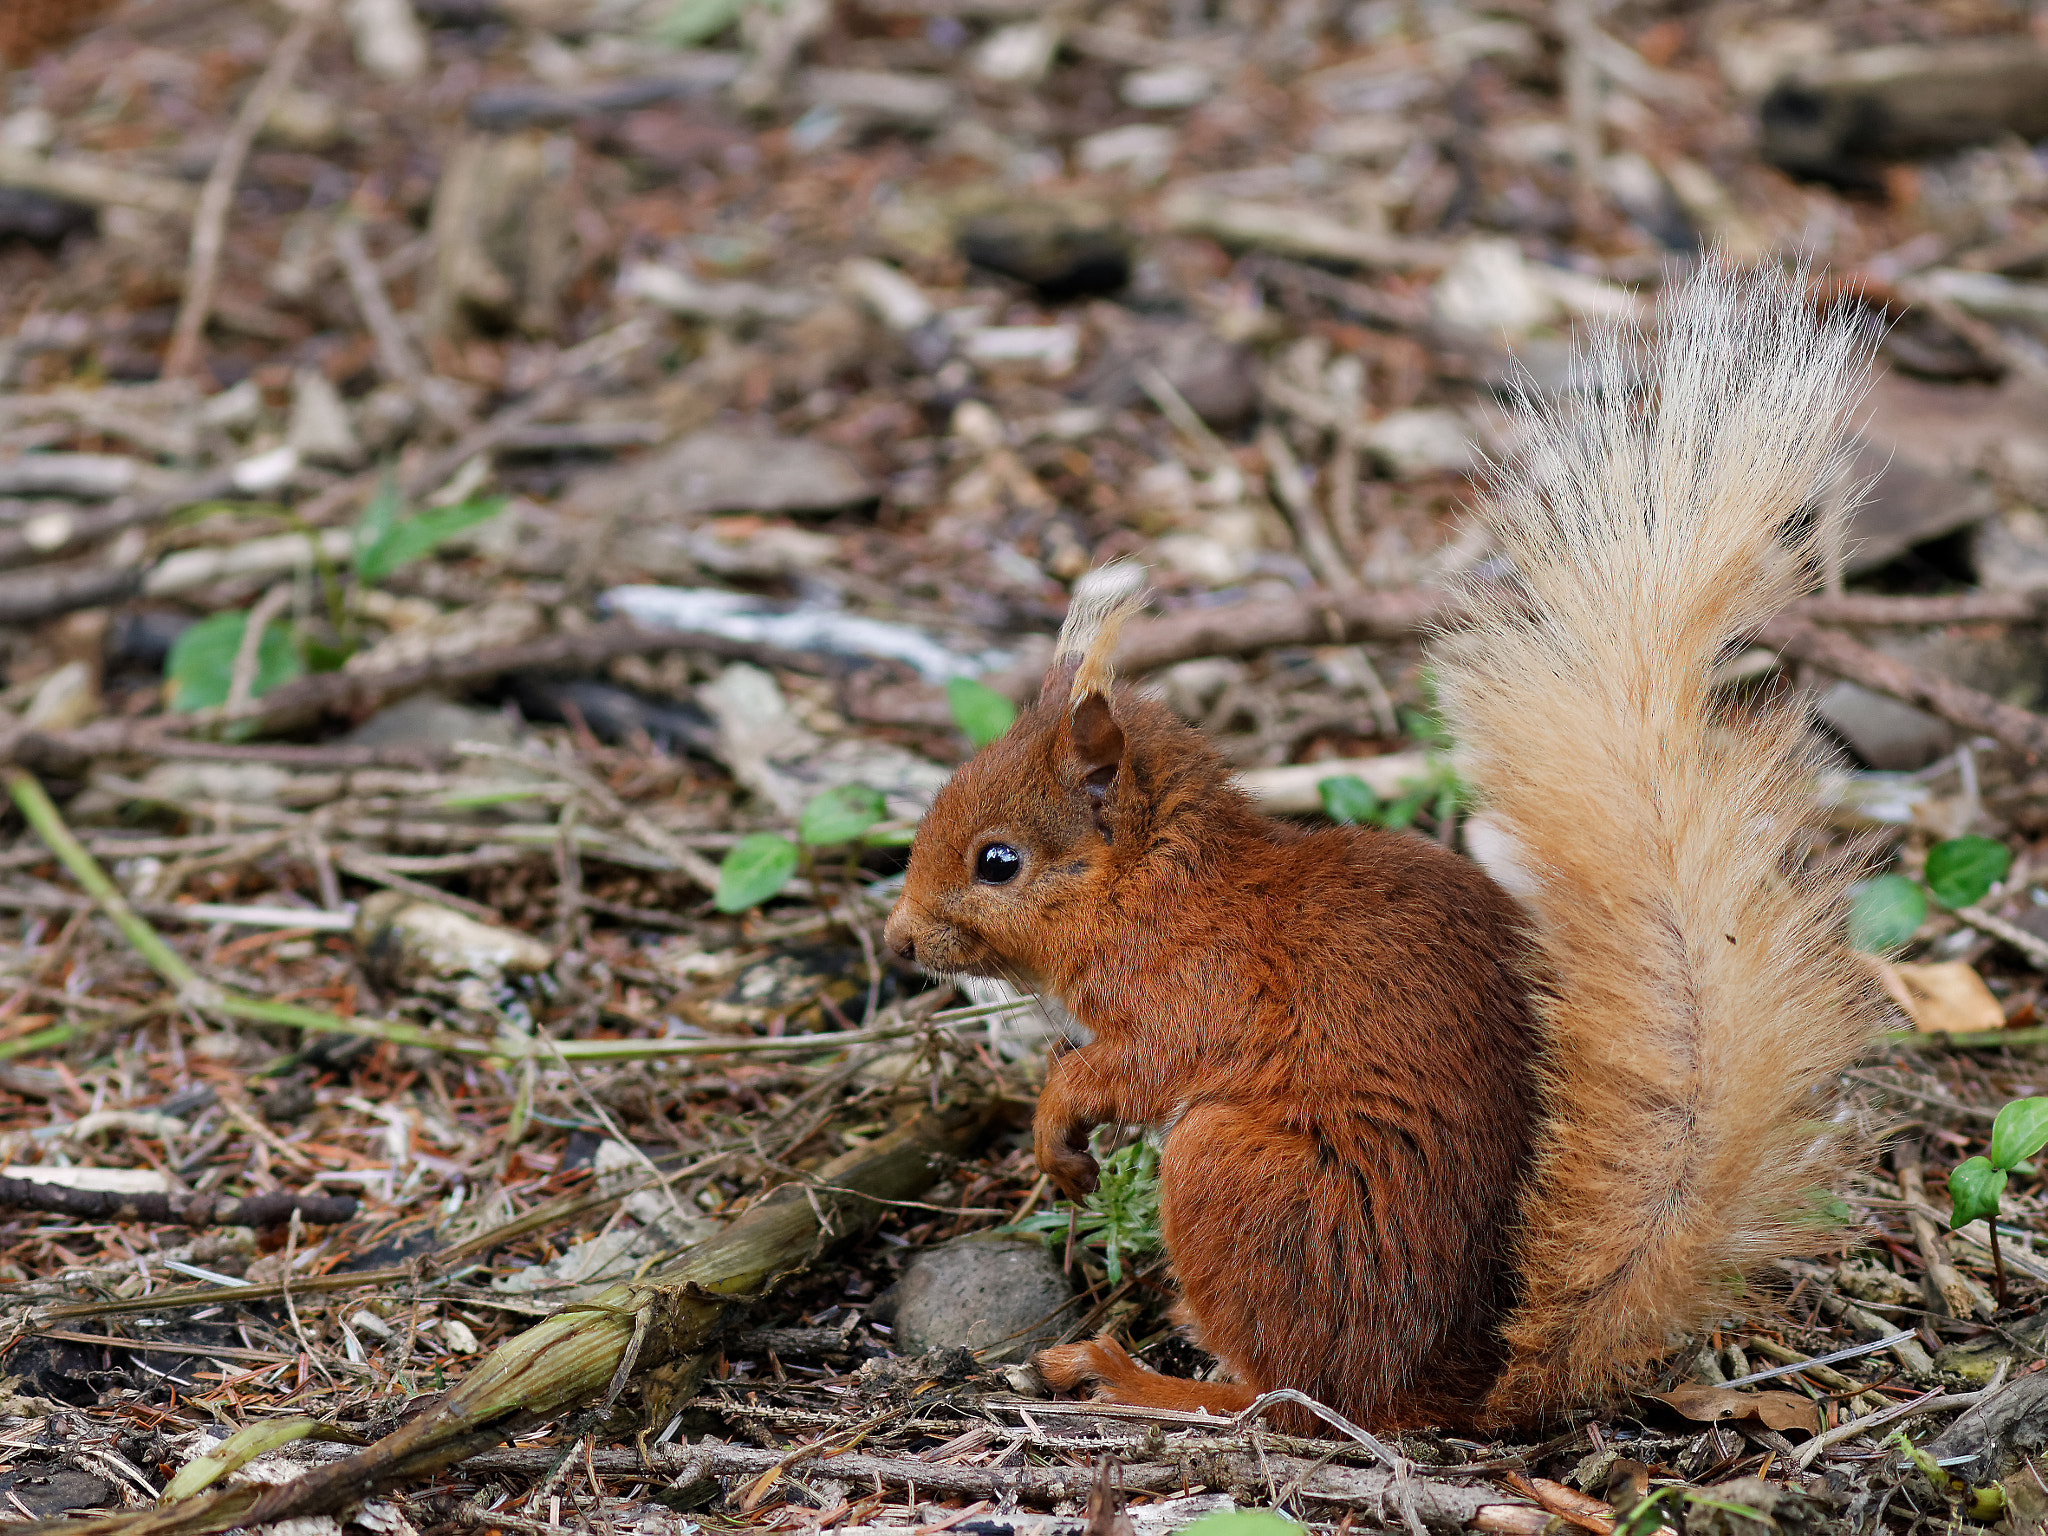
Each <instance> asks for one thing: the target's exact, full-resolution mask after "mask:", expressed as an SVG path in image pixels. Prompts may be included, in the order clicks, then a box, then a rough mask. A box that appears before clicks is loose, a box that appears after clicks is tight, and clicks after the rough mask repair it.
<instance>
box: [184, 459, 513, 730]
mask: <svg viewBox="0 0 2048 1536" xmlns="http://www.w3.org/2000/svg"><path fill="white" fill-rule="evenodd" d="M504 505H505V503H504V499H503V498H502V497H495V496H487V497H472V498H471V499H469V500H467V501H464V502H461V503H458V504H457V505H455V506H451V507H430V508H428V509H427V510H425V511H423V512H415V513H407V512H406V511H405V509H404V504H403V502H402V500H401V498H400V497H399V494H398V487H397V486H396V484H395V483H394V482H393V481H392V480H391V479H390V478H389V477H386V479H385V481H384V483H383V485H381V486H380V487H379V488H378V490H377V494H376V495H374V496H372V497H371V498H370V501H369V504H368V505H367V506H365V507H364V508H363V513H362V516H361V517H360V518H358V519H357V520H356V526H355V539H354V552H353V554H352V556H351V564H352V565H353V567H354V571H355V579H356V581H357V582H358V583H360V584H363V585H371V586H374V585H375V584H376V583H378V582H380V581H382V580H384V579H385V578H386V577H388V576H390V575H392V574H393V573H394V572H396V571H399V570H402V569H403V568H404V567H406V566H408V565H410V564H412V563H413V561H415V560H418V559H421V558H422V557H424V556H426V555H429V554H431V553H433V551H434V550H436V549H438V548H439V547H440V546H441V545H443V544H445V543H446V542H447V541H448V540H450V539H452V538H454V537H455V536H456V535H457V534H459V533H463V532H465V531H467V530H468V529H471V528H474V527H475V526H477V524H479V523H482V522H484V521H486V520H487V519H489V518H492V517H495V516H496V515H497V514H498V512H499V511H500V510H501V509H502V508H503V507H504ZM307 535H308V538H309V540H310V542H311V544H312V547H313V563H314V567H315V570H316V572H317V573H318V576H319V579H320V585H321V587H322V588H323V590H325V592H326V594H327V597H326V602H327V607H328V610H329V615H328V616H329V618H330V620H331V622H332V623H333V626H334V630H335V635H336V636H339V643H336V640H335V638H334V636H330V637H328V638H327V639H325V640H323V639H322V638H320V637H319V636H318V635H314V634H309V633H307V632H306V631H305V630H304V629H303V628H302V627H300V626H298V625H294V624H289V623H285V622H283V621H281V620H273V621H272V622H271V623H269V624H266V625H265V626H264V628H263V638H262V639H261V640H260V641H258V642H257V657H256V673H255V676H254V677H253V678H252V679H251V681H250V685H249V697H250V698H251V699H259V698H261V697H262V696H263V695H264V694H266V693H268V692H270V690H271V689H273V688H277V687H280V686H281V685H283V684H285V683H288V682H291V681H292V680H293V679H294V678H298V677H302V676H304V675H305V673H306V672H307V670H308V668H309V664H310V666H311V667H313V668H316V669H319V670H325V671H332V670H334V669H335V668H337V667H339V666H341V665H342V664H343V663H344V662H346V661H347V660H348V658H349V657H350V656H351V655H352V654H353V653H354V652H355V650H356V647H357V641H356V639H355V638H354V636H353V634H352V633H351V632H350V628H349V625H348V621H347V612H348V604H347V602H346V600H345V598H344V596H343V593H342V591H341V586H340V582H339V579H338V578H337V577H336V575H335V573H334V570H333V568H332V566H331V565H330V563H329V562H328V560H327V558H326V556H325V555H324V554H322V553H321V545H320V540H319V537H318V535H317V534H316V533H314V532H313V530H311V529H308V530H307ZM248 623H249V615H248V613H247V612H245V611H244V610H241V609H232V610H229V611H228V612H225V613H216V614H212V615H210V616H208V617H207V618H204V619H202V620H200V621H199V622H198V623H197V624H195V625H193V626H192V627H191V628H190V629H188V630H186V631H185V633H184V634H182V635H180V636H179V637H178V639H177V641H176V643H175V644H173V645H172V647H171V652H170V655H169V656H168V657H166V658H165V660H164V691H165V695H166V698H167V699H168V701H169V703H170V706H171V708H172V709H175V710H180V711H184V712H187V713H189V712H191V711H193V710H200V709H212V708H214V707H216V706H218V705H221V704H225V703H226V702H227V698H228V692H229V689H230V687H231V686H232V680H233V677H234V670H235V655H236V653H237V652H238V651H239V650H240V648H241V644H242V635H243V634H244V632H245V631H246V630H247V628H248Z"/></svg>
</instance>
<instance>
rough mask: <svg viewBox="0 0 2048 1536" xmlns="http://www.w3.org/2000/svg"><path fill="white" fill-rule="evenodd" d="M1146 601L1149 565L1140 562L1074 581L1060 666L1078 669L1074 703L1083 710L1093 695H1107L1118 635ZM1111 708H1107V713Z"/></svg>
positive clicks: (1062, 632)
mask: <svg viewBox="0 0 2048 1536" xmlns="http://www.w3.org/2000/svg"><path fill="white" fill-rule="evenodd" d="M1144 601H1145V567H1144V566H1142V565H1140V564H1139V563H1138V562H1137V561H1135V560H1112V561H1111V562H1110V563H1109V564H1108V565H1105V566H1102V567H1101V568H1099V569H1097V570H1093V571H1090V572H1089V573H1088V574H1087V575H1085V576H1083V577H1082V578H1081V579H1080V580H1079V581H1077V582H1075V583H1074V600H1073V603H1072V605H1071V606H1070V607H1069V608H1068V609H1067V622H1066V623H1065V624H1063V625H1061V626H1060V643H1059V649H1058V652H1057V654H1056V657H1055V660H1054V663H1053V664H1054V666H1055V667H1060V666H1071V667H1073V668H1074V681H1073V684H1072V686H1071V690H1070V691H1069V693H1068V694H1067V699H1068V702H1069V703H1071V704H1073V705H1075V706H1076V707H1078V706H1079V705H1080V703H1081V701H1082V699H1083V698H1085V697H1086V696H1087V695H1089V694H1091V693H1098V694H1103V695H1105V696H1106V695H1107V694H1108V693H1109V685H1110V683H1111V682H1112V681H1113V680H1114V678H1115V673H1114V671H1113V670H1112V669H1111V666H1110V659H1111V657H1112V656H1113V655H1114V654H1115V652H1116V637H1117V635H1118V633H1119V632H1120V631H1121V630H1122V629H1123V627H1124V620H1125V619H1127V618H1129V617H1130V616H1131V615H1132V614H1133V613H1136V612H1137V611H1138V608H1139V607H1140V606H1141V605H1142V604H1143V603H1144ZM1106 712H1107V706H1105V713H1106Z"/></svg>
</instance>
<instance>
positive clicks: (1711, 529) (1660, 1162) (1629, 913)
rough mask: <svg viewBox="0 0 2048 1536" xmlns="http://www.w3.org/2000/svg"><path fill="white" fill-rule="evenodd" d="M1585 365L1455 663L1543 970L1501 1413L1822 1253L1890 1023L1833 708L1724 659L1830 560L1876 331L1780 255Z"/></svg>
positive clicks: (1447, 699) (1554, 422) (1544, 1398)
mask: <svg viewBox="0 0 2048 1536" xmlns="http://www.w3.org/2000/svg"><path fill="white" fill-rule="evenodd" d="M1586 363H1587V366H1586V368H1585V369H1584V372H1583V375H1582V382H1581V383H1580V384H1579V385H1578V386H1577V387H1575V388H1574V389H1573V390H1572V391H1571V392H1570V393H1569V396H1568V398H1567V399H1565V400H1564V401H1563V402H1561V403H1560V404H1557V405H1554V406H1538V405H1535V404H1533V403H1531V404H1526V405H1525V409H1524V413H1523V414H1524V423H1523V424H1524V427H1525V429H1526V441H1525V442H1524V444H1523V445H1522V447H1521V448H1520V450H1519V451H1518V453H1517V454H1516V456H1515V458H1514V459H1513V460H1512V462H1511V463H1510V464H1509V465H1508V466H1507V467H1506V468H1505V469H1504V470H1503V471H1502V472H1501V473H1500V474H1499V475H1498V476H1497V479H1496V483H1495V485H1494V486H1493V487H1492V490H1493V495H1492V497H1491V519H1492V523H1493V527H1494V530H1495V532H1496V535H1497V537H1498V539H1499V543H1500V546H1501V549H1502V552H1503V553H1504V554H1505V555H1506V557H1507V558H1508V560H1509V561H1510V562H1512V564H1513V567H1514V576H1513V578H1512V579H1511V580H1510V581H1508V582H1506V583H1504V584H1503V585H1502V586H1501V587H1498V588H1496V589H1495V590H1494V592H1493V593H1492V595H1491V596H1482V598H1481V601H1482V603H1483V604H1484V605H1485V606H1486V607H1487V609H1488V610H1489V611H1488V612H1486V613H1485V614H1482V616H1481V619H1480V622H1479V623H1477V624H1476V625H1474V626H1473V628H1472V629H1471V630H1470V631H1468V632H1467V634H1468V635H1469V636H1470V640H1469V643H1468V642H1467V639H1466V638H1465V637H1464V636H1453V637H1451V638H1450V639H1449V640H1448V641H1447V642H1446V643H1445V644H1444V646H1443V647H1442V651H1441V654H1440V657H1439V663H1440V675H1441V684H1442V696H1443V700H1444V704H1445V707H1446V710H1447V712H1448V714H1449V717H1450V723H1451V727H1452V731H1453V734H1454V735H1455V737H1456V738H1457V740H1458V741H1459V742H1460V743H1461V745H1462V746H1463V748H1464V750H1465V752H1466V754H1467V760H1466V762H1465V765H1464V766H1465V770H1466V773H1467V776H1468V778H1469V780H1470V782H1471V783H1472V785H1473V786H1474V788H1475V790H1476V791H1477V794H1478V797H1479V800H1480V802H1481V808H1482V810H1483V812H1484V815H1485V818H1486V822H1487V824H1488V825H1489V826H1490V827H1491V829H1492V830H1493V831H1495V832H1496V833H1499V834H1504V845H1503V851H1504V852H1505V853H1506V855H1507V858H1508V861H1509V864H1510V866H1511V868H1510V869H1509V870H1508V872H1507V883H1508V884H1509V885H1510V887H1511V888H1513V889H1514V890H1515V892H1516V894H1517V895H1519V896H1521V897H1522V898H1523V899H1524V901H1525V902H1526V904H1527V905H1528V907H1529V909H1530V911H1531V912H1532V913H1533V914H1534V924H1535V929H1536V933H1537V937H1538V941H1539V944H1540V950H1541V955H1542V960H1543V963H1544V964H1545V965H1546V966H1547V968H1548V977H1547V979H1546V986H1547V988H1548V996H1547V998H1546V1000H1545V1003H1544V1014H1545V1023H1546V1026H1547V1035H1548V1059H1547V1062H1546V1064H1545V1072H1544V1077H1545V1082H1544V1093H1545V1097H1546V1108H1547V1112H1548V1113H1547V1121H1548V1129H1547V1132H1546V1134H1545V1136H1544V1138H1543V1140H1542V1142H1541V1143H1540V1145H1539V1148H1538V1151H1537V1156H1536V1161H1535V1164H1534V1168H1533V1171H1532V1175H1531V1179H1530V1186H1529V1194H1528V1196H1527V1201H1526V1206H1525V1209H1524V1222H1523V1229H1522V1231H1521V1234H1520V1236H1519V1240H1518V1241H1519V1252H1518V1254H1517V1256H1516V1268H1517V1270H1518V1272H1519V1273H1520V1275H1521V1276H1522V1277H1523V1285H1524V1289H1523V1295H1522V1300H1521V1303H1520V1305H1519V1307H1518V1309H1517V1311H1516V1312H1515V1314H1514V1315H1513V1317H1512V1319H1511V1321H1510V1323H1509V1325H1508V1327H1507V1329H1506V1333H1507V1339H1508V1345H1509V1351H1510V1356H1509V1362H1508V1365H1507V1368H1506V1370H1505V1372H1504V1374H1503V1375H1502V1377H1501V1378H1500V1381H1499V1383H1498V1384H1497V1385H1496V1387H1495V1388H1494V1390H1493V1393H1492V1395H1491V1396H1490V1397H1489V1399H1488V1402H1487V1405H1486V1410H1487V1414H1488V1416H1489V1417H1490V1418H1492V1419H1494V1420H1496V1421H1526V1420H1527V1419H1529V1418H1531V1417H1533V1416H1537V1415H1541V1414H1543V1413H1545V1412H1547V1411H1549V1410H1551V1409H1553V1408H1556V1407H1558V1406H1561V1405H1563V1404H1565V1403H1567V1402H1569V1401H1572V1400H1576V1399H1583V1398H1586V1397H1589V1396H1598V1395H1601V1394H1603V1393H1605V1392H1607V1391H1611V1390H1612V1389H1614V1388H1616V1387H1619V1386H1621V1385H1623V1384H1626V1383H1627V1382H1628V1381H1629V1380H1630V1379H1631V1378H1632V1377H1633V1376H1635V1375H1636V1374H1637V1373H1639V1372H1640V1371H1641V1369H1642V1368H1643V1367H1644V1366H1645V1365H1647V1364H1648V1363H1649V1362H1650V1361H1652V1360H1654V1359H1655V1358H1656V1357H1658V1356H1659V1355H1662V1354H1664V1353H1665V1352H1667V1351H1668V1350H1669V1349H1670V1348H1671V1346H1672V1345H1673V1344H1674V1343H1675V1342H1677V1340H1678V1338H1679V1336H1681V1335H1682V1334H1684V1333H1685V1332H1687V1331H1688V1330H1690V1329H1692V1328H1695V1327H1697V1326H1698V1325H1700V1324H1701V1323H1702V1322H1704V1321H1705V1320H1706V1319H1707V1318H1708V1317H1709V1316H1710V1315H1711V1314H1712V1313H1714V1312H1715V1311H1716V1310H1717V1309H1719V1308H1722V1307H1724V1306H1726V1305H1727V1304H1728V1303H1729V1302H1730V1301H1731V1300H1732V1299H1733V1297H1734V1294H1735V1292H1734V1285H1735V1282H1736V1279H1737V1277H1739V1276H1740V1275H1742V1274H1743V1273H1744V1272H1746V1271H1748V1270H1751V1269H1753V1268H1754V1267H1755V1266H1756V1265H1757V1264H1758V1263H1759V1262H1760V1261H1762V1260H1766V1259H1768V1258H1770V1257H1772V1256H1774V1255H1778V1254H1781V1253H1785V1252H1788V1251H1792V1250H1795V1249H1797V1248H1798V1246H1799V1243H1800V1225H1799V1224H1800V1221H1801V1218H1802V1212H1804V1213H1807V1214H1808V1216H1809V1218H1810V1213H1811V1211H1812V1205H1813V1202H1812V1188H1813V1186H1815V1185H1817V1184H1824V1183H1825V1182H1826V1181H1827V1178H1828V1175H1829V1172H1830V1169H1829V1159H1830V1154H1831V1152H1832V1151H1833V1149H1834V1148H1835V1146H1836V1144H1837V1143H1836V1139H1835V1138H1834V1137H1832V1136H1830V1135H1829V1134H1828V1130H1827V1127H1826V1125H1825V1124H1824V1123H1823V1122H1824V1121H1825V1117H1826V1112H1827V1107H1828V1104H1829V1099H1828V1092H1829V1089H1830V1087H1831V1079H1832V1078H1833V1076H1834V1074H1835V1073H1836V1072H1837V1071H1838V1070H1839V1069H1840V1068H1842V1067H1844V1066H1846V1065H1848V1064H1849V1062H1850V1061H1851V1060H1852V1059H1853V1058H1854V1057H1855V1055H1856V1054H1857V1052H1858V1051H1859V1049H1860V1048H1861V1047H1862V1046H1863V1044H1864V1042H1865V1040H1866V1039H1867V1038H1868V1032H1869V1030H1870V1028H1871V1020H1872V1018H1873V1013H1872V1005H1871V1003H1870V1001H1869V984H1868V980H1867V977H1866V974H1865V972H1864V971H1863V969H1862V968H1861V967H1860V966H1859V964H1858V963H1857V961H1856V960H1855V957H1854V956H1853V955H1852V954H1851V953H1850V952H1849V950H1848V948H1847V946H1846V944H1845V942H1844V939H1843V937H1842V918H1843V890H1842V884H1843V878H1842V877H1841V876H1838V875H1815V874H1812V873H1810V872H1802V870H1801V869H1800V864H1801V860H1802V854H1803V852H1804V847H1805V840H1806V837H1807V835H1808V832H1809V829H1810V828H1811V826H1812V822H1813V816H1812V805H1813V790H1812V782H1813V774H1814V772H1815V769H1816V766H1817V762H1816V756H1815V753H1816V748H1815V747H1814V745H1813V744H1812V740H1811V737H1810V736H1809V734H1808V731H1807V729H1806V723H1805V720H1804V718H1803V716H1802V714H1801V713H1800V711H1799V710H1798V709H1797V708H1795V707H1793V706H1790V705H1780V706H1775V707H1767V708H1764V709H1762V710H1759V711H1749V710H1745V711H1743V712H1741V713H1740V714H1739V715H1736V714H1731V712H1730V711H1729V709H1728V708H1727V707H1725V705H1724V703H1723V701H1721V700H1720V699H1718V698H1717V696H1716V693H1715V690H1714V687H1713V681H1712V674H1713V670H1714V667H1715V665H1716V663H1717V662H1718V661H1720V660H1723V659H1725V657H1726V656H1727V654H1728V652H1729V647H1730V645H1731V643H1732V642H1735V641H1737V640H1739V639H1740V638H1741V637H1742V636H1744V635H1745V634H1746V633H1748V632H1749V631H1751V630H1753V629H1754V628H1755V627H1756V626H1757V625H1758V624H1759V623H1761V622H1762V621H1763V620H1765V619H1766V618H1768V617H1770V616H1771V615H1772V614H1773V613H1775V612H1777V610H1778V609H1780V608H1781V607H1782V606H1784V605H1785V604H1786V603H1787V602H1788V601H1790V600H1791V599H1792V598H1794V597H1796V596H1797V595H1798V594H1799V593H1800V592H1801V591H1802V590H1803V589H1804V588H1805V587H1806V586H1807V585H1808V583H1809V580H1810V577H1811V575H1812V573H1813V572H1814V570H1815V569H1816V568H1817V559H1816V555H1817V549H1816V546H1817V543H1818V541H1819V540H1820V539H1821V538H1822V537H1823V536H1824V534H1825V533H1826V531H1827V529H1826V523H1827V519H1826V517H1825V516H1824V515H1823V504H1824V501H1825V499H1826V497H1827V496H1828V493H1829V492H1830V490H1831V489H1832V488H1833V487H1834V485H1835V482H1836V481H1837V479H1838V477H1839V475H1840V474H1841V471H1842V462H1843V449H1842V418H1843V416H1844V414H1845V412H1846V411H1847V409H1848V408H1849V407H1850V406H1851V405H1852V404H1853V403H1854V401H1855V399H1856V398H1857V396H1858V395H1859V394H1860V392H1861V388H1862V381H1863V375H1864V371H1865V366H1866V364H1867V344H1866V343H1865V342H1864V341H1863V340H1862V339H1861V337H1860V336H1859V333H1858V331H1857V329H1856V327H1855V325H1854V323H1853V322H1852V321H1850V320H1847V319H1839V318H1838V319H1819V318H1816V316H1815V315H1814V312H1813V311H1812V309H1811V308H1810V307H1809V306H1808V304H1807V303H1806V301H1805V300H1804V298H1803V297H1802V295H1801V293H1800V291H1799V289H1798V288H1797V287H1796V286H1795V285H1794V283H1792V282H1789V281H1787V280H1786V279H1785V278H1783V277H1781V276H1778V275H1776V274H1767V275H1761V276H1747V277H1744V276H1737V275H1735V274H1733V273H1731V272H1730V271H1728V270H1727V269H1726V268H1723V267H1720V266H1718V265H1712V266H1710V267H1709V268H1708V270H1707V271H1706V272H1705V273H1704V274H1702V275H1701V276H1699V277H1696V278H1694V279H1693V280H1692V281H1690V282H1689V283H1687V284H1686V285H1685V287H1684V288H1683V289H1682V290H1680V291H1679V293H1678V295H1677V297H1676V298H1675V300H1674V301H1673V302H1672V303H1671V304H1670V305H1669V307H1668V308H1667V311H1666V313H1665V317H1664V323H1663V326H1662V329H1661V333H1660V336H1659V339H1658V341H1657V342H1656V344H1655V345H1654V346H1653V347H1651V348H1650V349H1649V350H1648V353H1647V358H1646V360H1644V359H1643V358H1641V357H1639V355H1638V351H1637V349H1636V347H1635V346H1634V345H1633V344H1632V340H1631V338H1629V337H1626V336H1622V335H1612V336H1608V337H1605V338H1603V339H1602V340H1600V341H1597V342H1596V343H1595V344H1594V346H1593V350H1592V352H1591V354H1590V356H1589V358H1588V359H1586ZM1814 1235H1815V1234H1814V1232H1813V1230H1812V1228H1811V1227H1810V1226H1808V1227H1806V1228H1805V1241H1806V1242H1807V1244H1808V1245H1809V1246H1810V1245H1811V1244H1812V1242H1813V1238H1814Z"/></svg>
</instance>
